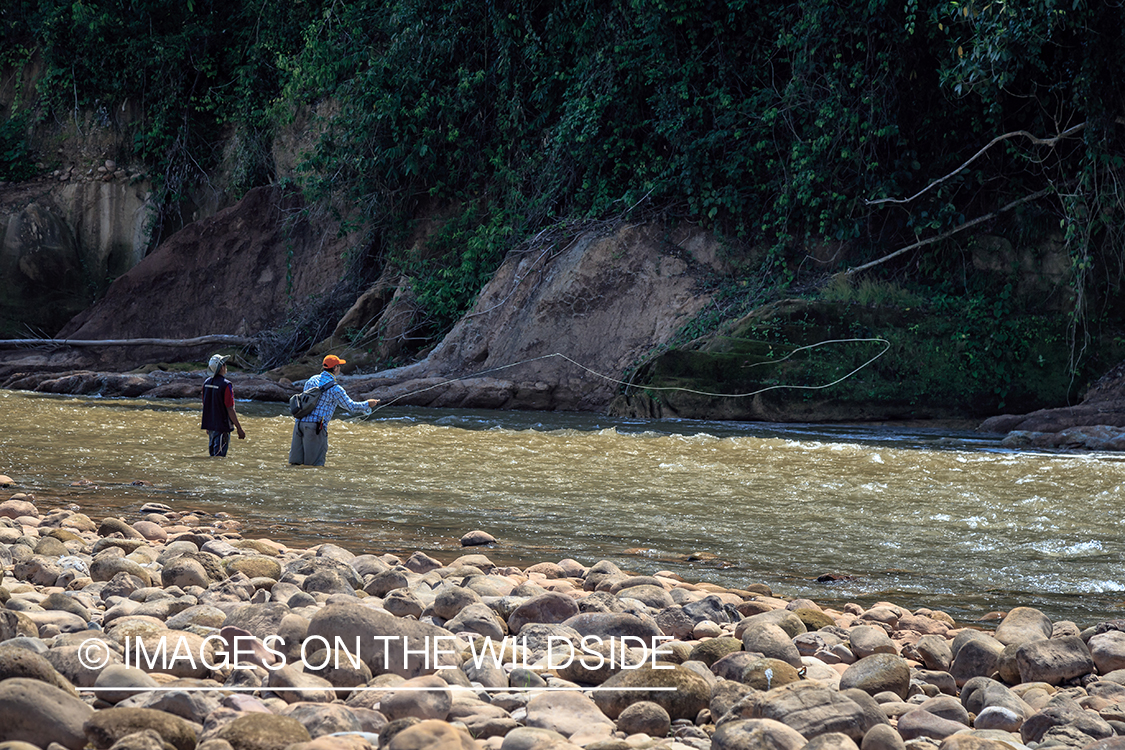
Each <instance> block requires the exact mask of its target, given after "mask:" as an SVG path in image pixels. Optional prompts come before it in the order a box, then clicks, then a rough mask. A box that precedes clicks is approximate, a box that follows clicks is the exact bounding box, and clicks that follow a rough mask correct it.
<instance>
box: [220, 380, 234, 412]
mask: <svg viewBox="0 0 1125 750" xmlns="http://www.w3.org/2000/svg"><path fill="white" fill-rule="evenodd" d="M223 403H224V404H226V405H227V406H234V386H233V385H231V384H230V383H227V387H226V388H225V389H224V390H223Z"/></svg>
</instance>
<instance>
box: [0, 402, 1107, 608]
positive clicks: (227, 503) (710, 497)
mask: <svg viewBox="0 0 1125 750" xmlns="http://www.w3.org/2000/svg"><path fill="white" fill-rule="evenodd" d="M238 410H239V413H240V415H241V419H242V422H243V425H244V427H245V428H246V431H247V433H248V438H247V439H246V440H245V441H239V440H237V439H236V440H232V441H231V451H230V455H229V456H228V457H227V458H226V459H210V458H208V457H207V439H206V433H204V432H202V431H201V430H200V429H199V410H198V406H197V404H196V403H195V402H193V401H179V400H165V401H159V400H129V399H123V400H108V399H97V398H75V397H60V396H46V395H37V394H30V393H24V392H15V391H0V423H2V424H4V425H5V429H4V430H3V431H2V432H0V473H2V474H7V475H9V476H11V477H12V478H13V479H14V480H16V482H17V483H18V486H17V487H16V488H15V489H16V490H22V491H26V492H32V493H34V494H35V495H36V498H37V502H38V503H39V505H40V507H41V508H42V509H49V508H52V507H59V506H63V505H66V504H68V503H72V502H73V503H77V504H78V505H80V506H81V507H82V508H83V509H84V510H85V511H86V512H88V513H89V514H90V515H91V516H92V517H95V518H98V517H101V516H103V515H106V514H109V513H113V514H115V515H118V514H120V515H124V516H126V517H132V518H133V519H135V518H136V511H137V510H138V509H139V508H140V507H141V505H142V504H143V503H145V502H147V501H156V502H162V503H166V504H168V505H170V506H172V507H174V508H177V509H190V510H194V511H199V512H202V513H208V514H217V513H229V514H230V515H232V516H234V517H236V518H238V519H239V520H241V521H243V522H244V524H245V527H244V529H243V533H244V535H246V536H250V537H267V538H272V539H276V540H278V541H281V542H285V543H288V544H292V545H298V546H310V545H313V544H318V543H321V542H325V541H333V542H335V543H338V544H340V545H342V546H344V547H345V548H347V549H350V550H352V551H353V552H356V553H360V552H384V551H390V552H394V553H396V554H409V553H410V552H412V551H414V550H422V551H425V552H427V553H429V554H431V555H434V556H435V557H437V558H438V559H440V560H442V561H443V562H450V561H451V560H453V559H454V558H455V557H457V556H458V555H460V554H462V553H463V550H462V549H461V547H460V545H459V542H458V540H459V539H460V537H461V535H462V534H464V533H465V532H467V531H470V530H473V529H483V530H485V531H488V532H489V533H491V534H492V535H494V536H495V537H497V538H498V539H499V540H500V542H501V543H500V544H499V545H498V546H496V547H493V548H489V549H484V550H474V551H483V552H484V553H485V554H487V555H488V556H489V557H490V558H492V559H493V560H494V561H496V562H498V563H510V564H517V565H528V564H531V563H534V562H542V561H557V560H559V559H562V558H564V557H572V558H575V559H577V560H579V561H580V562H582V563H584V564H587V565H589V564H592V563H594V562H596V561H598V560H600V559H609V560H612V561H614V562H616V563H617V564H619V565H621V566H622V567H624V568H626V569H629V570H633V571H636V572H638V573H653V572H656V571H659V570H671V571H675V572H677V573H679V574H681V575H683V576H684V577H685V578H687V579H688V580H695V581H699V580H706V581H712V582H715V583H718V584H722V585H727V586H733V587H741V586H745V585H747V584H749V583H756V582H761V583H767V584H769V585H770V586H771V587H773V589H774V591H775V592H776V593H777V594H778V595H781V596H787V597H797V596H803V597H808V598H811V599H814V600H816V601H821V602H827V603H834V604H842V603H843V602H846V601H857V602H860V603H861V604H865V605H866V604H870V603H871V602H874V601H878V600H882V599H886V600H890V601H894V602H897V603H900V604H904V605H906V606H910V607H920V606H932V607H937V608H941V609H945V610H946V611H948V612H950V613H951V614H953V615H954V617H956V618H958V619H959V620H962V621H966V622H973V621H977V620H979V619H980V618H981V617H982V616H984V615H985V614H987V613H988V612H991V611H994V610H1004V609H1008V608H1011V607H1013V606H1018V605H1024V606H1034V607H1038V608H1040V609H1042V610H1044V611H1045V612H1047V613H1048V614H1049V615H1051V616H1052V617H1053V618H1055V619H1071V620H1074V621H1075V622H1076V623H1078V624H1079V625H1080V626H1083V627H1084V626H1087V625H1092V624H1095V623H1096V622H1099V621H1101V620H1104V619H1111V618H1117V617H1121V616H1123V613H1125V566H1123V565H1122V553H1123V551H1125V526H1123V524H1122V522H1121V519H1122V516H1123V510H1125V497H1123V494H1122V482H1123V481H1125V458H1123V457H1121V456H1118V455H1115V454H1098V453H1087V454H1051V453H1044V452H1016V451H1009V450H1004V449H1001V447H1000V445H999V442H998V439H997V438H996V436H984V435H979V434H974V433H971V432H967V431H954V430H949V429H935V428H924V427H911V428H905V427H855V426H851V427H843V426H823V425H768V424H755V423H744V424H737V423H715V422H684V421H645V420H619V419H610V418H605V417H598V416H593V415H581V414H559V413H541V412H523V413H512V412H487V411H475V412H469V411H448V410H426V409H394V408H388V409H382V410H378V411H376V413H374V414H373V415H372V416H371V417H369V418H366V419H353V420H337V421H334V422H333V423H332V425H331V432H330V439H329V444H330V447H329V455H328V466H327V467H324V468H311V467H290V466H289V465H288V463H287V451H288V447H289V439H290V434H291V430H292V420H291V419H290V418H288V416H287V415H284V414H283V413H282V412H283V407H282V406H281V405H279V404H257V403H244V402H240V403H239V404H238ZM79 482H80V483H81V484H77V485H76V484H74V483H79ZM134 482H142V483H151V486H148V485H147V484H140V485H134V484H133V483H134ZM823 574H833V575H834V576H835V577H837V578H838V579H839V580H835V581H833V582H829V583H822V582H817V580H816V579H817V578H818V577H819V576H822V575H823Z"/></svg>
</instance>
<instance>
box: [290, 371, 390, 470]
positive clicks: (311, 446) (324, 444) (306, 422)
mask: <svg viewBox="0 0 1125 750" xmlns="http://www.w3.org/2000/svg"><path fill="white" fill-rule="evenodd" d="M344 364H347V362H346V361H345V360H342V359H340V358H339V357H337V356H336V355H335V354H329V355H328V356H327V357H325V358H324V369H323V370H322V371H321V373H320V374H319V375H315V376H313V377H311V378H309V379H308V380H306V381H305V390H306V391H307V390H309V389H310V388H316V387H318V386H319V387H320V388H321V394H320V401H318V402H317V404H316V408H315V409H313V410H312V413H311V414H309V415H308V416H306V417H301V418H300V419H298V420H297V421H296V422H295V423H294V424H293V442H292V444H291V445H290V446H289V463H290V464H293V465H298V464H304V465H305V466H324V459H326V458H327V457H328V422H329V421H331V419H332V415H333V413H335V411H336V407H337V406H339V407H341V408H342V409H344V410H345V411H350V412H363V413H365V414H366V413H367V412H370V411H371V407H373V406H375V404H377V403H379V399H377V398H369V399H367V401H366V402H364V401H352V400H351V399H350V398H349V397H348V394H347V393H345V392H344V387H343V386H342V385H340V384H339V383H337V382H336V377H337V376H338V375H339V374H340V365H344Z"/></svg>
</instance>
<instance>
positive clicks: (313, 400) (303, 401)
mask: <svg viewBox="0 0 1125 750" xmlns="http://www.w3.org/2000/svg"><path fill="white" fill-rule="evenodd" d="M332 385H335V383H333V384H332ZM332 385H329V386H328V388H331V387H332ZM326 390H327V388H324V387H322V386H319V385H318V386H316V387H314V388H309V389H308V390H307V391H301V392H300V393H295V394H293V396H292V397H291V398H290V399H289V413H290V414H292V415H293V416H294V417H295V418H296V419H301V418H302V417H307V416H308V415H310V414H312V411H313V409H315V408H316V405H317V404H318V403H319V402H320V397H321V394H323V393H324V391H326Z"/></svg>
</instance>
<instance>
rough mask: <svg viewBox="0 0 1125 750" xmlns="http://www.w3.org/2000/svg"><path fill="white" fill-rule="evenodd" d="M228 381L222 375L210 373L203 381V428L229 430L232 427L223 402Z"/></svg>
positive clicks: (228, 386) (217, 430)
mask: <svg viewBox="0 0 1125 750" xmlns="http://www.w3.org/2000/svg"><path fill="white" fill-rule="evenodd" d="M230 387H231V386H230V381H229V380H227V379H226V378H224V377H223V376H222V375H212V376H211V377H209V378H207V379H206V380H204V381H203V424H202V425H200V427H201V428H202V429H204V430H215V431H216V432H230V431H231V430H232V429H233V428H232V426H231V423H230V417H228V416H227V406H226V404H224V403H223V392H224V391H226V389H227V388H230Z"/></svg>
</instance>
